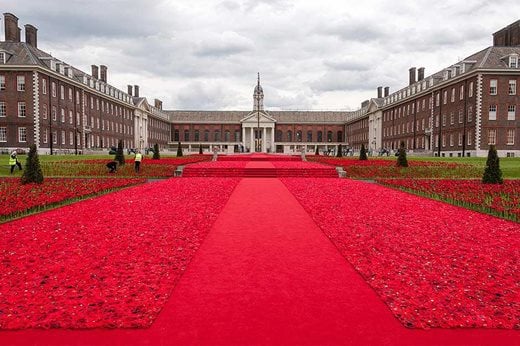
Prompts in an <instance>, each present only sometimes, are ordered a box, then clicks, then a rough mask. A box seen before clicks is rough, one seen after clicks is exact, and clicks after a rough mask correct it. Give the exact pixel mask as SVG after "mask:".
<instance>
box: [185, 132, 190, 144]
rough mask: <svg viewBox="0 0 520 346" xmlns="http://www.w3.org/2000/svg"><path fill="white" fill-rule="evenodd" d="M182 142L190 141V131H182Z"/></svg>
mask: <svg viewBox="0 0 520 346" xmlns="http://www.w3.org/2000/svg"><path fill="white" fill-rule="evenodd" d="M184 141H185V142H189V141H190V131H189V130H184Z"/></svg>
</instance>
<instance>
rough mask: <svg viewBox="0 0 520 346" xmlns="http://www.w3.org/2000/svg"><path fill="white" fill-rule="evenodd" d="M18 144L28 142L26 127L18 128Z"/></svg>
mask: <svg viewBox="0 0 520 346" xmlns="http://www.w3.org/2000/svg"><path fill="white" fill-rule="evenodd" d="M18 142H19V143H26V142H27V128H26V127H19V128H18Z"/></svg>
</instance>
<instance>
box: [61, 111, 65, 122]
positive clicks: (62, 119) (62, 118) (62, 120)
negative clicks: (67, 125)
mask: <svg viewBox="0 0 520 346" xmlns="http://www.w3.org/2000/svg"><path fill="white" fill-rule="evenodd" d="M61 122H62V123H64V122H65V109H63V108H62V109H61Z"/></svg>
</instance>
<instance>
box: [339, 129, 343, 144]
mask: <svg viewBox="0 0 520 346" xmlns="http://www.w3.org/2000/svg"><path fill="white" fill-rule="evenodd" d="M338 142H343V132H342V131H338Z"/></svg>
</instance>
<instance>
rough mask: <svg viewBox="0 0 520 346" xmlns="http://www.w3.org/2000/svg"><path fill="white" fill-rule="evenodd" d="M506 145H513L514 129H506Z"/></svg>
mask: <svg viewBox="0 0 520 346" xmlns="http://www.w3.org/2000/svg"><path fill="white" fill-rule="evenodd" d="M506 144H507V145H514V144H515V129H507V142H506Z"/></svg>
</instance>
